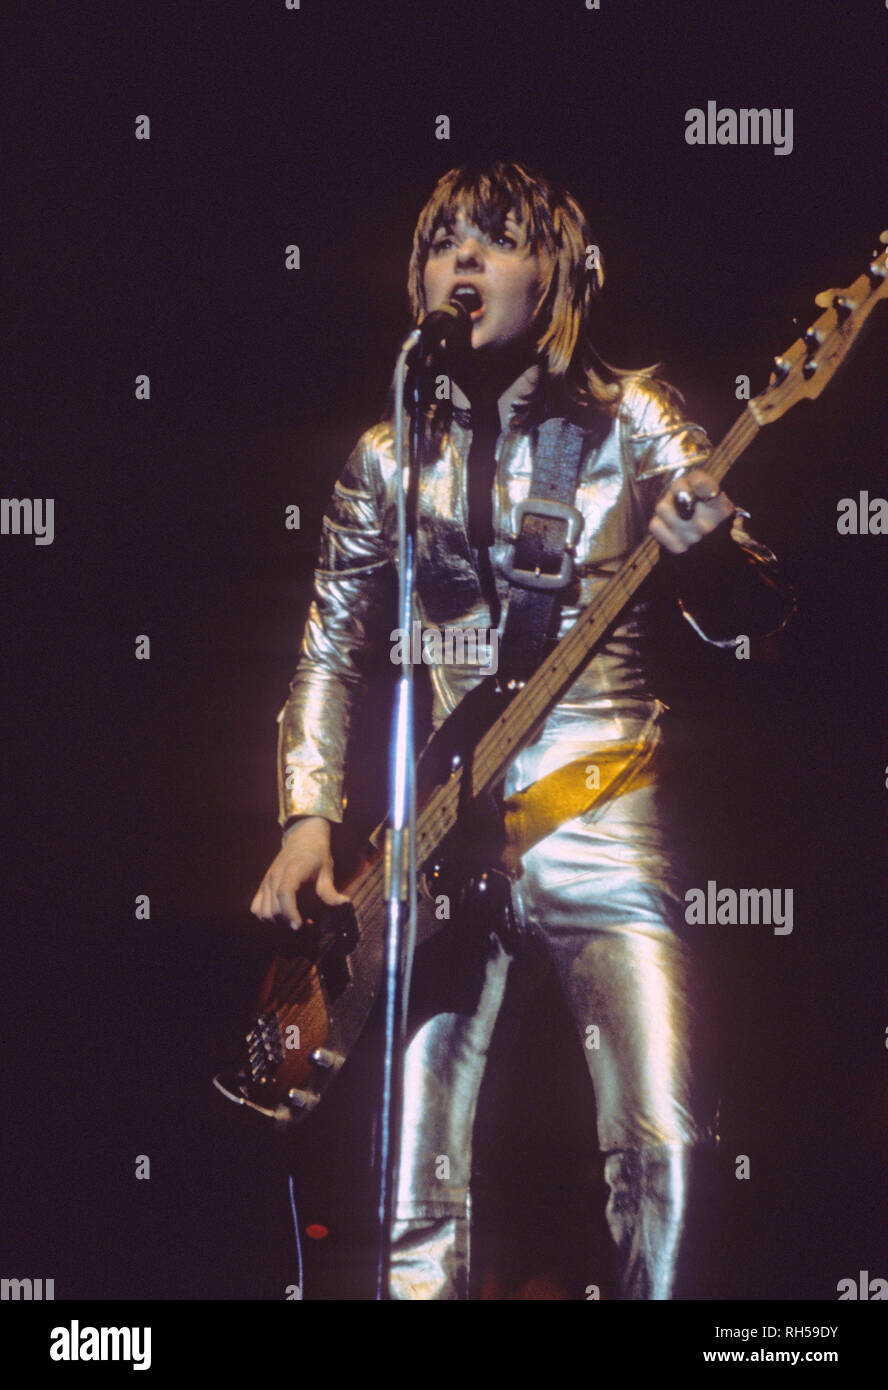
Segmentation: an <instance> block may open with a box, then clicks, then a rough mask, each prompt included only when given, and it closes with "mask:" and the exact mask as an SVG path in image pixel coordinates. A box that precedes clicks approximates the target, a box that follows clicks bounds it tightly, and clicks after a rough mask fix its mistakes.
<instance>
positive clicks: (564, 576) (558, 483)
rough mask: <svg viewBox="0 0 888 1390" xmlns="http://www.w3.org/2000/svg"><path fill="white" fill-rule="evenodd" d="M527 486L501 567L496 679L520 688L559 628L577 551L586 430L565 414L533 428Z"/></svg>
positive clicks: (531, 673)
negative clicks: (503, 589) (503, 611)
mask: <svg viewBox="0 0 888 1390" xmlns="http://www.w3.org/2000/svg"><path fill="white" fill-rule="evenodd" d="M532 440H533V474H532V476H531V480H530V492H529V495H528V496H527V498H526V499H525V500H524V501H523V502H519V503H518V505H517V506H516V508H515V518H514V524H515V533H514V536H513V539H512V545H511V551H510V554H509V557H508V560H507V561H506V563H505V564H504V566H503V572H504V573H505V575H506V577H507V578H508V580H509V605H508V613H507V617H506V626H505V631H504V632H503V636H502V641H501V643H500V656H499V680H500V684H501V685H502V686H504V687H505V688H506V689H509V690H517V689H520V687H521V686H522V685H524V684H525V682H526V681H527V680H529V678H530V677H531V676H532V675H533V673H534V671H535V670H536V668H537V666H538V665H539V664H540V661H541V660H542V657H543V651H544V647H545V645H546V643H547V642H548V641H550V640H551V639H552V638H554V637H555V636H556V634H557V631H558V617H559V613H560V609H561V600H562V598H563V596H564V592H565V590H566V589H567V588H568V587H569V586H570V585H571V584H572V583H573V580H574V558H573V557H574V550H575V547H576V543H577V541H578V540H579V538H580V532H581V531H582V529H583V515H582V513H581V512H580V511H578V509H577V508H576V507H575V506H574V501H575V498H576V493H577V487H578V485H579V481H580V471H581V468H582V465H583V460H584V457H585V455H586V452H587V450H588V447H589V434H588V432H587V431H584V430H582V429H580V427H579V426H578V425H575V424H573V423H572V422H571V421H569V420H565V419H557V418H556V419H552V420H546V421H545V422H544V423H543V424H542V425H540V426H538V427H536V428H535V429H534V430H533V431H532Z"/></svg>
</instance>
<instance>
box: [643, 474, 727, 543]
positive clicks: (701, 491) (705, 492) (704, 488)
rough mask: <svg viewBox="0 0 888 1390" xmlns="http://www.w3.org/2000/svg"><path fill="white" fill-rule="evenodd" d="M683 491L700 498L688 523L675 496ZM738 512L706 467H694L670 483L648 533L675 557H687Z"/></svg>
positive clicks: (655, 510) (659, 503)
mask: <svg viewBox="0 0 888 1390" xmlns="http://www.w3.org/2000/svg"><path fill="white" fill-rule="evenodd" d="M680 492H685V493H690V494H691V496H692V497H696V498H697V499H698V501H697V505H696V507H695V508H694V512H693V515H692V516H691V517H689V518H688V520H685V519H684V518H683V517H682V516H680V515H679V513H678V511H677V510H676V506H675V496H676V493H680ZM736 510H737V509H736V507H735V506H734V504H733V502H732V501H731V499H730V498H729V497H727V496H726V495H725V494H724V493H723V492H722V491H721V489H720V488H719V485H718V483H717V482H716V481H715V479H714V478H713V477H712V476H711V475H710V474H709V473H705V472H704V471H703V469H702V468H694V469H693V470H692V471H691V472H690V473H685V475H684V476H683V477H681V478H676V479H675V480H674V481H673V482H672V483H670V485H669V489H668V491H667V492H665V493H664V494H663V496H662V497H661V498H660V501H659V502H658V503H657V505H656V507H655V508H654V515H653V516H652V517H651V522H650V525H649V526H648V530H649V531H650V533H651V535H652V536H653V537H654V540H657V541H659V542H660V544H661V545H662V546H663V547H664V549H666V550H671V551H672V554H673V555H683V554H684V553H685V551H686V550H690V548H691V546H692V545H696V544H697V542H698V541H702V539H703V537H704V536H708V535H709V533H710V531H714V530H715V528H716V526H719V525H720V524H721V523H722V522H723V521H725V520H727V518H728V517H729V516H733V515H734V512H735V511H736Z"/></svg>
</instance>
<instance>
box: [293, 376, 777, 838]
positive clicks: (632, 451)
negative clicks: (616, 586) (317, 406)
mask: <svg viewBox="0 0 888 1390" xmlns="http://www.w3.org/2000/svg"><path fill="white" fill-rule="evenodd" d="M457 415H458V413H455V416H454V419H453V420H452V422H451V424H450V427H449V429H448V430H447V431H446V433H445V434H444V436H443V438H442V442H441V446H440V449H439V451H438V455H437V458H436V459H435V460H434V461H433V462H431V463H428V464H426V465H425V466H424V468H423V473H422V478H421V483H420V516H421V523H420V525H421V533H420V540H419V547H418V571H417V608H416V615H415V616H416V618H418V619H419V620H420V622H421V624H422V629H423V630H427V629H430V628H439V629H440V628H450V629H455V628H464V629H474V630H475V631H476V632H477V633H479V634H484V633H487V632H488V631H489V629H490V625H491V622H490V610H489V606H488V603H487V602H486V600H485V598H484V596H483V593H482V590H481V586H480V583H479V579H478V575H477V573H476V570H475V567H474V565H473V557H472V551H471V548H470V545H469V539H468V530H467V527H468V510H467V493H466V460H467V458H468V455H469V448H470V445H471V439H472V436H471V429H470V428H466V427H465V426H464V425H462V424H460V423H459V419H458V418H457ZM710 447H711V446H710V443H709V440H708V438H707V435H706V433H705V431H704V430H703V429H702V428H700V426H698V425H695V424H692V423H690V422H689V421H687V420H686V419H685V418H684V415H683V411H682V408H681V404H680V400H679V398H678V396H677V393H675V392H674V391H672V390H671V389H670V388H669V387H667V386H665V385H664V384H663V383H661V382H659V381H656V380H654V379H652V378H650V377H647V376H642V375H638V376H632V377H628V378H626V379H625V381H624V384H623V392H622V397H621V400H620V403H619V407H618V409H617V410H616V411H615V413H614V415H613V419H612V421H611V425H610V429H609V430H608V432H607V434H606V437H605V438H604V440H603V442H602V443H600V445H598V446H597V447H594V448H590V451H589V453H588V456H587V458H586V460H585V463H584V466H583V469H582V472H581V478H580V484H579V488H578V491H577V495H576V499H575V505H576V506H577V508H578V509H579V510H580V511H581V512H582V514H583V517H584V522H585V525H584V528H583V531H582V534H581V536H580V539H579V542H578V545H577V548H576V568H577V575H578V583H577V584H576V585H575V586H574V589H573V591H572V592H570V593H569V594H568V595H567V599H566V601H565V602H564V604H563V606H562V611H561V634H562V635H563V633H564V632H566V631H567V630H568V628H569V627H570V626H571V624H572V623H573V622H574V621H575V620H576V617H577V615H578V613H579V611H580V609H581V608H582V607H584V606H585V605H586V604H587V603H589V602H590V600H591V599H593V598H594V596H595V594H596V592H597V591H598V590H599V588H600V587H601V586H602V585H604V584H605V583H606V582H607V580H608V578H609V576H610V575H611V574H612V573H613V572H614V571H615V570H616V569H617V568H618V567H619V565H620V563H621V562H622V560H623V559H624V558H625V556H626V555H627V553H628V552H629V551H630V550H631V549H632V548H633V547H634V546H635V545H636V544H637V543H638V542H639V541H640V540H641V539H643V537H644V535H645V532H646V529H647V525H648V522H649V520H650V518H651V515H652V513H653V509H654V506H655V505H656V502H657V501H658V499H659V497H660V496H661V494H662V492H663V491H664V490H665V488H666V486H667V485H668V483H669V481H670V480H671V478H673V477H674V476H675V475H677V474H679V473H680V472H681V471H682V470H685V469H688V468H691V467H694V466H700V465H703V464H704V463H705V459H706V457H707V455H708V453H709V452H710ZM532 451H533V432H532V431H531V432H523V431H521V430H519V429H517V428H508V429H506V430H505V431H503V432H501V434H500V437H499V440H498V443H497V448H496V460H497V468H496V477H495V483H494V490H493V494H494V495H493V525H494V533H495V544H494V546H493V548H492V551H491V560H492V566H493V571H494V575H495V578H496V583H497V590H498V593H499V598H500V604H501V616H500V623H499V632H500V634H501V633H502V630H503V626H504V623H505V619H506V615H507V599H508V583H507V581H506V580H505V579H504V578H503V576H502V573H501V565H502V563H503V559H504V557H505V555H506V553H507V550H508V547H509V544H510V541H511V538H512V535H513V521H512V511H513V508H514V506H515V504H516V503H517V502H520V501H521V500H523V499H524V498H526V497H527V496H528V495H529V489H530V483H531V476H532V471H533V452H532ZM741 515H745V513H742V514H741V513H738V515H737V516H736V517H735V519H734V523H733V529H732V538H733V540H734V541H735V542H736V543H737V544H738V545H739V546H741V547H742V548H743V550H744V551H745V553H746V557H747V559H748V560H749V562H750V564H751V565H752V566H753V567H754V568H755V569H757V570H758V571H759V572H760V573H761V574H762V576H763V577H764V578H765V581H766V583H768V582H770V575H771V573H772V572H773V570H774V568H775V565H776V562H775V561H774V557H773V556H772V555H771V553H770V552H769V551H768V550H766V549H765V548H764V547H763V546H761V545H759V544H757V543H756V542H755V541H753V540H752V539H751V538H750V537H749V536H748V535H747V533H746V532H745V530H744V529H743V525H742V521H741V520H740V516H741ZM397 563H398V559H397V555H396V504H395V456H394V432H393V428H392V425H391V424H390V423H388V422H383V423H380V424H378V425H376V426H374V427H373V428H372V429H370V430H368V431H367V432H366V433H365V434H364V435H363V436H362V437H361V439H360V440H359V441H358V444H357V446H356V448H355V449H354V451H353V452H352V454H351V456H350V458H349V460H348V463H347V464H346V467H345V469H344V471H343V472H342V474H341V476H340V478H339V479H338V481H337V483H336V485H335V488H334V492H333V496H332V499H331V501H330V504H329V507H328V510H327V513H326V516H325V518H324V523H323V530H322V534H321V542H320V553H319V560H318V566H317V569H316V573H315V593H314V598H313V601H312V604H311V608H310V611H309V615H308V620H307V622H306V625H305V630H304V635H303V639H302V652H301V657H300V660H299V665H298V669H297V671H296V675H295V676H294V678H293V681H292V683H291V686H290V694H289V698H288V700H287V702H286V705H285V706H284V708H283V710H282V711H281V713H280V715H279V716H278V723H279V745H278V746H279V758H278V785H279V811H280V823H281V825H282V826H285V825H286V824H287V822H288V821H289V820H290V819H292V818H293V817H298V816H306V815H318V816H324V817H326V818H327V819H328V820H330V821H337V822H338V821H341V819H342V815H343V809H344V803H343V791H342V788H343V775H344V764H345V756H346V749H347V743H348V732H349V718H350V713H351V710H352V708H353V703H354V701H355V699H356V697H358V695H359V693H360V691H361V688H362V685H363V679H364V672H363V658H364V656H365V654H366V653H368V652H369V651H370V650H371V649H373V648H374V647H375V646H376V645H377V644H379V643H383V644H385V645H387V646H390V647H391V648H394V646H395V642H394V640H393V635H392V633H391V631H390V629H389V627H388V623H389V621H390V620H391V613H392V610H391V608H390V607H389V605H388V602H387V600H388V596H389V593H390V580H391V576H390V575H388V574H387V573H386V572H387V571H388V568H389V566H390V565H392V564H397ZM682 608H683V611H684V615H685V617H686V618H687V619H688V621H689V622H691V623H692V625H693V626H694V627H695V628H696V630H697V631H698V633H699V634H700V636H701V637H703V638H704V640H706V641H711V642H715V643H716V644H718V645H723V646H733V645H734V644H735V641H736V639H737V638H738V637H739V636H740V635H741V633H739V632H728V633H725V632H716V631H712V630H709V631H707V630H706V627H705V625H704V624H705V622H706V619H705V618H703V617H701V614H700V613H699V612H697V613H696V614H695V613H694V612H693V611H691V607H690V605H689V604H687V603H684V604H682ZM789 608H790V605H789V604H788V603H786V604H784V606H783V611H782V618H781V621H785V619H786V617H787V616H788V611H789ZM707 611H708V610H707ZM647 616H648V606H647V603H646V602H645V601H644V600H636V601H635V602H634V603H633V604H631V605H630V606H629V607H628V608H627V609H626V611H625V613H624V617H623V621H622V622H621V623H619V625H618V626H617V627H616V628H615V629H614V630H613V631H612V633H611V635H610V636H609V637H608V638H607V639H606V641H605V642H604V643H603V644H602V645H601V646H600V647H599V648H598V649H597V651H596V653H595V655H594V656H593V658H592V659H591V660H590V661H589V663H588V665H587V666H586V667H585V669H584V670H583V671H582V673H581V674H580V675H579V677H578V678H577V680H576V681H575V682H574V684H573V685H572V687H571V688H570V689H569V691H568V692H567V693H566V695H565V696H564V698H563V699H562V701H561V702H560V704H559V705H558V707H557V708H556V710H555V711H554V712H553V713H552V715H551V716H550V719H549V722H548V724H547V725H546V728H545V730H544V731H543V735H542V736H541V738H542V742H543V743H544V744H548V745H549V746H550V747H551V745H552V744H554V743H557V742H558V741H559V737H560V736H563V737H564V738H566V740H567V742H568V743H569V744H571V745H572V746H573V748H576V746H577V742H578V740H580V741H587V742H588V741H591V742H593V743H595V744H596V745H598V744H607V743H609V742H613V741H620V740H625V739H627V738H630V739H631V738H636V737H637V736H638V735H639V733H640V732H641V731H642V730H643V729H644V728H645V727H646V726H648V724H649V721H650V720H651V719H654V721H656V718H657V715H658V711H659V710H660V709H662V706H660V705H659V702H657V701H656V699H655V697H654V695H653V694H652V692H651V691H650V690H649V688H648V679H647V676H646V672H645V669H644V654H643V637H644V631H645V622H646V618H647ZM754 623H755V617H754V615H751V616H750V619H749V622H748V623H747V624H746V625H745V626H744V627H743V629H742V633H743V634H745V635H747V636H748V635H753V636H754V635H760V633H756V632H755V630H754ZM779 625H781V622H776V623H768V624H767V625H766V626H773V627H776V626H779ZM450 654H451V655H452V652H451V653H450ZM482 659H483V658H482ZM430 674H431V678H432V684H433V690H434V709H433V718H434V723H435V726H436V727H437V726H438V725H439V724H440V723H441V722H442V721H443V720H444V719H445V718H446V716H447V715H448V714H449V713H450V712H451V711H452V710H453V709H454V708H455V706H456V705H457V704H458V703H459V701H460V699H461V698H462V697H463V695H464V694H465V693H466V692H467V691H468V690H469V689H470V688H471V687H472V686H473V685H475V684H477V683H478V682H479V681H480V680H481V679H482V674H483V673H482V670H481V669H480V668H479V665H478V664H474V665H469V664H462V665H460V664H444V663H443V662H442V663H441V664H436V665H431V666H430ZM479 732H480V731H479ZM565 760H566V759H565ZM557 765H558V758H557V756H556V757H555V758H554V760H553V759H552V758H551V757H550V758H549V759H547V765H546V768H545V771H547V772H548V771H551V770H552V769H553V768H554V767H556V766H557Z"/></svg>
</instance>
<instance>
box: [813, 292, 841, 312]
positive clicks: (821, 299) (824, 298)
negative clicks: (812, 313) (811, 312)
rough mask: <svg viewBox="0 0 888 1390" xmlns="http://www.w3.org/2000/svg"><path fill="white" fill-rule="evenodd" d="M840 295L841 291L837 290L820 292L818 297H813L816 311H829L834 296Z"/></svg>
mask: <svg viewBox="0 0 888 1390" xmlns="http://www.w3.org/2000/svg"><path fill="white" fill-rule="evenodd" d="M841 293H842V291H841V290H839V289H833V290H821V291H820V293H819V294H818V295H815V296H814V303H815V304H816V305H817V307H818V309H829V308H830V307H831V305H832V302H833V300H834V299H835V297H836V295H837V294H841Z"/></svg>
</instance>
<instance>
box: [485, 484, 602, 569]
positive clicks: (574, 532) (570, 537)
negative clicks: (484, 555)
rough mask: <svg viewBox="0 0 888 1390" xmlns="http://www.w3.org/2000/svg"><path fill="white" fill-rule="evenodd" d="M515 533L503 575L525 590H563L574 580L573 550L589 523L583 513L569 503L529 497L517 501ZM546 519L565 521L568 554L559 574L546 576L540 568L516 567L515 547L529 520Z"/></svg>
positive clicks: (562, 558) (565, 543) (564, 558)
mask: <svg viewBox="0 0 888 1390" xmlns="http://www.w3.org/2000/svg"><path fill="white" fill-rule="evenodd" d="M513 516H514V530H515V534H514V536H513V538H512V542H511V545H510V546H509V550H508V553H507V555H506V558H505V560H504V561H503V566H502V572H503V574H504V575H505V577H506V578H507V579H508V581H509V583H510V584H518V585H519V586H520V587H521V588H522V589H563V588H565V587H566V586H567V585H568V584H570V583H571V581H572V580H573V578H574V574H575V569H574V558H573V551H574V547H575V546H576V543H577V541H578V540H579V539H580V532H581V531H582V529H583V526H584V524H585V518H584V517H583V513H582V512H581V511H578V509H577V508H576V507H571V506H568V504H567V503H566V502H553V501H550V500H549V498H547V497H526V498H525V499H524V501H523V502H517V503H516V504H515V508H514V511H513ZM528 516H532V517H542V518H545V519H547V520H551V521H563V522H565V523H566V525H567V535H566V537H565V540H564V554H563V555H562V557H561V568H560V569H559V571H558V573H557V574H543V573H542V572H541V571H540V569H539V568H536V569H532V570H528V569H519V568H518V566H516V564H515V546H516V545H517V543H518V541H519V540H520V538H521V528H522V526H523V525H524V519H525V517H528Z"/></svg>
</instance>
